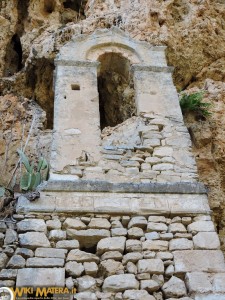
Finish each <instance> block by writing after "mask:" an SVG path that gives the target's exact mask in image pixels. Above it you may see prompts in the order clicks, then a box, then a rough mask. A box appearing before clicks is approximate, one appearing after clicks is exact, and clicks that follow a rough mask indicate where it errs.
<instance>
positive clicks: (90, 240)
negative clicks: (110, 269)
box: [66, 229, 110, 247]
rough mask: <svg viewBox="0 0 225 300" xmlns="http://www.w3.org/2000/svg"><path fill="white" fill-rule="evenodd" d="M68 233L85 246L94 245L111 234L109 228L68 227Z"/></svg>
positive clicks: (71, 237)
mask: <svg viewBox="0 0 225 300" xmlns="http://www.w3.org/2000/svg"><path fill="white" fill-rule="evenodd" d="M66 232H67V235H68V237H69V238H70V239H76V240H78V241H79V243H80V245H82V246H85V247H93V246H96V244H97V243H98V242H99V241H100V240H101V239H104V238H105V237H108V236H110V232H109V230H106V229H87V230H75V229H67V231H66Z"/></svg>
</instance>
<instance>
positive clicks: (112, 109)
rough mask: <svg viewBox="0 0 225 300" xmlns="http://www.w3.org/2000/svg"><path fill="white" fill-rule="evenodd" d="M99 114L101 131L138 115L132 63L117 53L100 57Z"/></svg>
mask: <svg viewBox="0 0 225 300" xmlns="http://www.w3.org/2000/svg"><path fill="white" fill-rule="evenodd" d="M98 60H99V62H100V63H101V65H100V70H99V74H98V93H99V112H100V127H101V130H102V129H104V128H105V127H107V126H110V127H114V126H116V125H118V124H120V123H122V122H124V121H125V120H127V119H129V118H131V117H132V116H135V115H136V105H135V99H134V87H133V80H132V76H130V66H131V65H130V61H129V60H128V59H127V58H125V57H123V56H122V55H120V54H117V53H105V54H103V55H101V56H100V57H99V59H98Z"/></svg>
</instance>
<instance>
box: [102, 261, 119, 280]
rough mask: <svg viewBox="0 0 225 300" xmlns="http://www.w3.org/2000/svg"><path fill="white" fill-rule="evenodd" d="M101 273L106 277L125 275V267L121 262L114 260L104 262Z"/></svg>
mask: <svg viewBox="0 0 225 300" xmlns="http://www.w3.org/2000/svg"><path fill="white" fill-rule="evenodd" d="M100 272H101V274H102V275H103V276H104V277H107V276H111V275H115V274H123V273H124V266H123V265H122V263H121V262H118V261H115V260H113V259H108V260H103V261H102V262H101V264H100Z"/></svg>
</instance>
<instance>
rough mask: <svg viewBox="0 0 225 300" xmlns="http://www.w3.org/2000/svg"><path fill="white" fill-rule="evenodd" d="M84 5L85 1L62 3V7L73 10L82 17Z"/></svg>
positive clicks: (77, 0) (75, 0) (76, 0)
mask: <svg viewBox="0 0 225 300" xmlns="http://www.w3.org/2000/svg"><path fill="white" fill-rule="evenodd" d="M86 4H87V0H66V1H64V2H63V7H64V8H65V9H67V8H69V9H71V10H74V11H76V12H78V13H80V14H81V15H83V16H84V11H85V6H86Z"/></svg>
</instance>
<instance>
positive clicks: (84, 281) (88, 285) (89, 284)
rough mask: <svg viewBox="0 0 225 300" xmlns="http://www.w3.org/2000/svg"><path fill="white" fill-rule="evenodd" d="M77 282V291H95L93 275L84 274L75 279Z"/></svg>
mask: <svg viewBox="0 0 225 300" xmlns="http://www.w3.org/2000/svg"><path fill="white" fill-rule="evenodd" d="M77 282H78V292H84V291H90V292H92V291H95V289H96V281H95V279H94V278H93V277H91V276H88V275H84V276H82V277H80V278H78V279H77Z"/></svg>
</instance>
